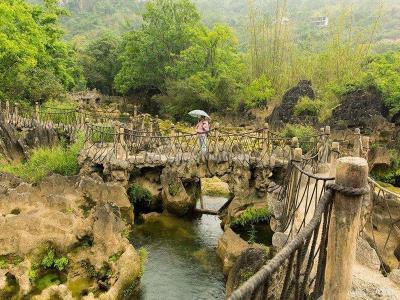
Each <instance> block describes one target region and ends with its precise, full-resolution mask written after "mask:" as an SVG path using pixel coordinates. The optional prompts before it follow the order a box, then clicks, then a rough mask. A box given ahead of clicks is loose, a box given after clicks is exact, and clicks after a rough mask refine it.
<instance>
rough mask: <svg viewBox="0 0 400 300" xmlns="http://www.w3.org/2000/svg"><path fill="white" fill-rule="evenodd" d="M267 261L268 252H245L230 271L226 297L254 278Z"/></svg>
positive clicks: (254, 299)
mask: <svg viewBox="0 0 400 300" xmlns="http://www.w3.org/2000/svg"><path fill="white" fill-rule="evenodd" d="M267 259H268V252H266V251H265V250H264V249H261V248H248V249H246V250H244V251H243V252H242V253H241V255H240V256H239V258H238V259H237V260H236V262H235V264H234V265H233V266H232V269H231V270H230V271H229V275H228V280H227V282H226V292H225V295H226V297H229V296H230V295H231V294H232V292H233V291H234V290H235V289H237V288H239V287H240V285H241V284H243V283H244V282H245V281H246V280H248V279H249V278H250V277H251V276H253V275H254V274H255V273H256V272H257V271H258V270H259V269H260V268H261V267H262V266H263V265H264V264H265V263H266V261H267ZM256 293H257V292H255V293H253V295H256ZM260 296H261V295H260ZM245 299H249V300H250V299H252V300H256V299H258V298H252V297H248V298H245ZM261 299H264V297H260V300H261Z"/></svg>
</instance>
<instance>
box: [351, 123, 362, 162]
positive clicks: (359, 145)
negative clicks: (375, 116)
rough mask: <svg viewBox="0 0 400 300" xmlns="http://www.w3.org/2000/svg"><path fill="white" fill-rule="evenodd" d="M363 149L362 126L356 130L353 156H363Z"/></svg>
mask: <svg viewBox="0 0 400 300" xmlns="http://www.w3.org/2000/svg"><path fill="white" fill-rule="evenodd" d="M361 149H362V142H361V132H360V128H356V129H355V131H354V145H353V156H356V157H361Z"/></svg>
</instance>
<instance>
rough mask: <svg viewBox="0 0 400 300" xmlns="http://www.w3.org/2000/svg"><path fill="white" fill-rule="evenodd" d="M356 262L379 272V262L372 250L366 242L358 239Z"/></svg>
mask: <svg viewBox="0 0 400 300" xmlns="http://www.w3.org/2000/svg"><path fill="white" fill-rule="evenodd" d="M356 259H357V261H358V262H359V263H360V264H362V265H364V266H367V267H369V268H371V269H373V270H376V271H379V269H380V266H381V262H380V260H379V257H378V255H377V254H376V252H375V250H374V248H372V247H371V246H370V245H369V244H368V242H367V241H366V240H364V239H363V238H361V237H359V238H358V240H357V248H356Z"/></svg>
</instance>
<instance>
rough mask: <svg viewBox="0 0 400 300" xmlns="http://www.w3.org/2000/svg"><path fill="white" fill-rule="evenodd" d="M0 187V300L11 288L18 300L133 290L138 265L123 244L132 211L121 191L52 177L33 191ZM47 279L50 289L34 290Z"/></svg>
mask: <svg viewBox="0 0 400 300" xmlns="http://www.w3.org/2000/svg"><path fill="white" fill-rule="evenodd" d="M0 179H1V181H0V183H1V189H0V261H1V262H0V263H1V264H2V267H1V268H0V298H1V299H4V297H6V298H7V296H9V294H7V291H10V290H12V286H11V287H8V288H7V286H9V285H11V283H12V282H13V286H16V287H18V288H16V292H15V296H17V298H18V299H19V298H22V297H24V296H28V297H30V296H32V293H34V294H36V296H35V297H34V298H33V299H37V300H39V299H40V300H42V299H55V298H57V297H58V298H60V299H72V297H78V296H85V297H84V298H83V299H85V298H86V299H107V300H111V299H120V298H121V297H122V294H123V293H126V291H127V290H132V287H135V286H137V284H138V281H139V276H140V272H141V263H140V258H139V255H138V253H137V252H136V251H135V249H134V248H133V246H132V245H131V244H130V243H129V241H128V240H127V239H126V237H125V235H126V234H127V233H128V232H129V226H128V225H129V224H131V222H132V221H133V211H132V208H131V206H130V202H129V200H128V197H127V195H126V192H125V190H124V188H123V187H121V186H118V185H116V184H110V183H103V182H101V181H96V180H94V179H91V178H87V177H70V178H67V177H62V176H56V175H53V176H51V177H48V178H46V179H45V180H44V181H43V182H42V183H41V184H39V185H38V186H32V185H30V184H26V183H24V182H21V181H20V180H19V179H17V178H15V177H13V176H11V175H1V178H0ZM56 259H59V260H58V261H57V260H56ZM53 260H54V262H53ZM47 276H56V277H57V278H58V279H57V282H55V283H54V284H53V285H52V286H51V287H49V288H46V289H44V290H43V291H41V290H38V289H40V288H39V286H41V283H42V282H44V280H45V278H46V277H47ZM13 279H15V280H13ZM82 282H84V283H85V285H84V286H82ZM1 286H2V287H1ZM2 297H3V298H2Z"/></svg>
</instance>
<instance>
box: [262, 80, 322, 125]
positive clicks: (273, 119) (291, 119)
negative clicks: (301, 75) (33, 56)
mask: <svg viewBox="0 0 400 300" xmlns="http://www.w3.org/2000/svg"><path fill="white" fill-rule="evenodd" d="M302 97H308V98H310V99H312V100H313V99H315V93H314V90H313V89H312V87H311V82H310V81H308V80H301V81H300V82H299V83H298V84H297V85H296V86H294V87H292V88H291V89H289V90H288V91H287V92H286V93H285V94H284V95H283V98H282V103H281V105H279V106H277V107H275V109H274V110H273V111H272V114H271V115H270V116H269V118H268V122H269V123H270V124H271V125H272V126H274V127H282V126H283V125H284V124H287V123H302V124H303V123H304V122H309V123H314V122H315V121H316V120H315V118H314V117H310V116H306V115H299V116H294V107H295V106H296V104H297V102H298V101H299V99H300V98H302Z"/></svg>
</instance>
